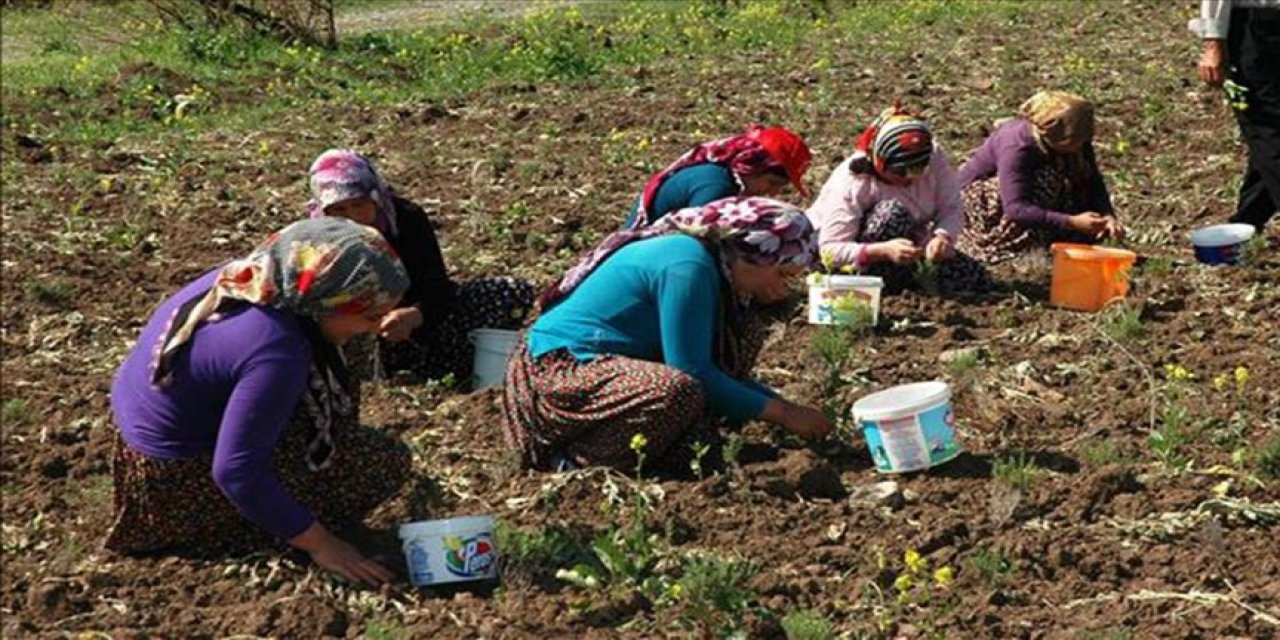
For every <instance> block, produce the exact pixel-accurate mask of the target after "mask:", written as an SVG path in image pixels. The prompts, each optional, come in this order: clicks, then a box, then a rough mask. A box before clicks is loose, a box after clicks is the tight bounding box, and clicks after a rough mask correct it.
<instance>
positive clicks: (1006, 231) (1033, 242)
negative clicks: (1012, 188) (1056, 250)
mask: <svg viewBox="0 0 1280 640" xmlns="http://www.w3.org/2000/svg"><path fill="white" fill-rule="evenodd" d="M1032 185H1033V186H1032V201H1033V202H1034V203H1035V204H1036V205H1037V206H1040V207H1043V208H1045V209H1051V210H1053V211H1061V212H1065V213H1079V212H1080V210H1081V207H1080V204H1079V201H1078V199H1077V198H1076V195H1075V192H1074V191H1073V190H1072V188H1071V183H1070V181H1069V180H1068V179H1067V177H1066V175H1065V174H1064V173H1062V171H1061V170H1059V169H1057V168H1056V167H1052V166H1045V167H1042V168H1040V169H1039V170H1038V171H1037V172H1036V175H1035V178H1034V179H1033V183H1032ZM961 195H962V196H963V198H964V208H965V215H966V220H965V226H964V233H962V234H960V240H959V242H958V243H957V247H959V248H960V249H962V250H963V251H964V252H965V253H967V254H969V255H972V256H973V257H974V258H976V259H978V260H981V261H982V262H985V263H988V264H995V263H998V262H1004V261H1005V260H1009V259H1011V258H1013V257H1014V256H1017V255H1018V254H1020V253H1024V252H1026V251H1029V250H1031V249H1035V248H1047V247H1048V246H1049V245H1050V244H1052V243H1054V242H1082V243H1092V242H1094V240H1092V239H1091V238H1089V236H1087V235H1085V234H1081V233H1076V232H1072V231H1069V230H1065V229H1056V228H1049V227H1029V226H1025V225H1022V224H1020V223H1017V222H1014V221H1013V220H1009V219H1008V218H1005V216H1004V207H1003V206H1002V204H1001V202H1000V180H999V178H997V177H991V178H987V179H985V180H975V181H973V182H971V183H969V184H968V185H967V186H965V188H964V189H963V191H962V192H961Z"/></svg>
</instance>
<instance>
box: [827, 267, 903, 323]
mask: <svg viewBox="0 0 1280 640" xmlns="http://www.w3.org/2000/svg"><path fill="white" fill-rule="evenodd" d="M808 282H809V324H840V325H847V324H850V323H851V322H852V321H853V319H854V317H855V314H854V309H855V305H859V304H863V305H867V306H869V307H871V321H872V324H879V323H880V292H881V290H882V289H884V280H883V279H882V278H878V277H875V276H842V275H828V274H824V273H811V274H809V281H808Z"/></svg>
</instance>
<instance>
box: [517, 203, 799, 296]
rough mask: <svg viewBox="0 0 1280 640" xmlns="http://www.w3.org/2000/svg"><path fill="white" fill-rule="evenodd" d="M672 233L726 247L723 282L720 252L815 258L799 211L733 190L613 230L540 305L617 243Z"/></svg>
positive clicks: (782, 260)
mask: <svg viewBox="0 0 1280 640" xmlns="http://www.w3.org/2000/svg"><path fill="white" fill-rule="evenodd" d="M676 233H683V234H685V235H689V236H693V237H695V238H699V239H702V240H703V241H704V242H706V243H708V244H709V245H711V246H713V247H717V248H720V249H727V250H728V252H726V251H723V250H722V251H718V252H717V253H718V254H719V257H720V271H721V273H722V274H723V275H724V278H725V280H727V281H728V282H733V276H732V272H731V270H730V269H729V262H728V259H729V257H730V256H729V255H726V253H731V254H732V255H733V256H737V257H740V258H742V259H743V260H746V261H747V262H750V263H752V264H757V265H787V264H794V265H797V266H800V267H805V268H809V267H811V266H813V265H814V264H816V263H817V259H818V238H817V234H816V233H814V230H813V225H812V224H810V222H809V218H808V217H807V216H805V214H804V212H803V211H801V210H799V209H797V208H795V207H793V206H791V205H789V204H786V203H785V202H779V201H777V200H772V199H769V198H760V197H754V196H753V197H746V196H734V197H731V198H725V199H723V200H716V201H715V202H712V203H710V204H707V205H704V206H702V207H692V208H688V209H681V210H679V211H674V212H672V213H670V214H667V215H666V216H663V217H662V218H661V219H659V220H658V222H656V223H654V224H653V225H652V226H649V227H646V228H644V229H639V230H630V229H628V230H623V231H617V232H614V233H613V234H611V235H610V236H609V237H607V238H605V239H604V242H601V243H600V246H598V247H596V248H595V249H594V250H592V251H591V253H589V254H587V255H586V256H585V257H583V258H582V260H580V261H579V262H578V264H577V265H575V266H574V267H573V268H571V269H569V270H568V271H567V272H565V274H564V276H563V277H561V278H560V280H559V281H558V282H556V283H555V284H554V285H552V286H551V287H550V288H548V289H547V290H546V291H545V292H544V293H543V294H542V298H541V300H540V302H541V305H542V308H543V309H548V308H550V307H551V305H553V304H555V303H557V302H559V301H560V300H563V299H564V298H565V297H567V296H568V295H569V294H570V293H572V292H573V290H574V289H576V288H578V285H580V284H582V282H583V281H584V280H586V279H587V276H589V275H591V273H592V272H593V271H595V270H596V269H597V268H599V266H600V265H601V264H603V263H604V261H605V260H606V259H608V258H609V256H611V255H613V254H614V252H616V251H617V250H618V249H621V248H622V247H625V246H627V245H629V244H631V243H632V242H636V241H639V240H645V239H648V238H654V237H657V236H665V235H671V234H676Z"/></svg>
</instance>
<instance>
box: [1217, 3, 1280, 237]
mask: <svg viewBox="0 0 1280 640" xmlns="http://www.w3.org/2000/svg"><path fill="white" fill-rule="evenodd" d="M1229 38H1230V40H1229V42H1228V47H1227V49H1228V58H1229V65H1230V74H1231V79H1232V81H1234V82H1236V83H1237V84H1239V85H1241V86H1243V87H1244V88H1245V89H1246V91H1247V93H1246V95H1245V104H1246V108H1245V109H1244V110H1243V111H1238V112H1237V113H1236V119H1237V121H1238V122H1239V124H1240V133H1241V134H1242V136H1243V137H1244V140H1245V144H1246V145H1247V146H1248V150H1249V165H1248V169H1247V172H1246V174H1245V179H1244V185H1243V186H1242V188H1241V190H1240V202H1239V205H1238V206H1237V208H1236V213H1235V215H1234V216H1232V217H1231V221H1232V222H1244V223H1248V224H1251V225H1253V226H1254V227H1256V228H1258V229H1262V227H1263V226H1264V225H1265V224H1266V223H1267V221H1268V220H1270V219H1271V217H1272V216H1274V215H1275V214H1276V210H1277V208H1278V207H1280V9H1243V8H1237V9H1234V10H1233V11H1232V14H1231V30H1230V36H1229Z"/></svg>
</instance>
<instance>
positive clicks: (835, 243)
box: [809, 106, 994, 293]
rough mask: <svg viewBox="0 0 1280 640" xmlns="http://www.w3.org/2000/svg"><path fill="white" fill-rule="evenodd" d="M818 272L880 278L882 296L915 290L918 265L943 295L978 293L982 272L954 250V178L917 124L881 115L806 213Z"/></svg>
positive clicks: (960, 224) (983, 284)
mask: <svg viewBox="0 0 1280 640" xmlns="http://www.w3.org/2000/svg"><path fill="white" fill-rule="evenodd" d="M809 217H810V219H812V220H813V223H814V225H816V226H817V228H818V237H819V244H820V246H821V251H822V259H823V262H824V264H825V265H826V266H827V267H828V268H830V269H833V270H853V269H856V270H858V271H860V272H863V273H866V274H869V275H874V276H881V277H883V278H884V279H885V289H886V291H887V292H888V293H896V292H899V291H901V290H902V289H905V288H908V287H911V286H914V285H915V284H916V283H917V282H918V281H919V279H918V270H919V269H920V267H919V266H918V265H919V264H920V262H921V261H924V262H925V263H927V265H926V268H928V266H931V265H936V267H937V271H936V284H937V286H938V288H939V290H940V291H941V292H942V293H955V292H977V293H980V292H983V291H986V290H989V289H990V288H991V287H992V286H993V284H994V283H993V281H992V279H991V276H990V274H989V273H988V272H987V270H986V269H985V268H984V267H983V266H982V265H981V264H979V263H978V262H977V261H975V260H974V259H972V258H970V257H968V256H966V255H964V254H961V253H959V252H957V251H956V249H955V241H956V238H958V237H959V236H960V232H961V230H962V229H963V228H964V209H963V206H962V205H961V201H960V188H959V184H958V182H957V181H956V173H955V170H953V169H952V168H951V165H950V163H948V162H947V156H946V154H945V153H944V152H943V151H942V149H941V148H939V147H938V146H937V145H935V144H934V142H933V134H932V132H931V131H930V129H929V126H928V125H927V124H925V122H924V121H923V120H921V119H920V118H918V117H917V116H915V115H914V114H911V113H909V112H907V111H903V110H902V109H900V108H899V107H896V106H895V107H893V108H891V109H888V110H886V111H884V112H883V113H881V114H880V116H879V117H878V118H876V119H875V121H874V122H872V123H871V125H870V126H869V127H867V129H866V130H864V131H863V132H862V135H860V136H859V137H858V140H857V142H856V144H855V151H854V154H853V155H852V156H850V157H849V158H848V159H847V160H845V161H844V162H842V163H840V165H839V166H838V167H836V169H835V170H834V171H832V173H831V177H830V178H828V179H827V183H826V185H824V186H823V187H822V192H821V193H820V194H819V195H818V199H817V200H815V201H814V203H813V204H812V205H811V206H810V207H809Z"/></svg>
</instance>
